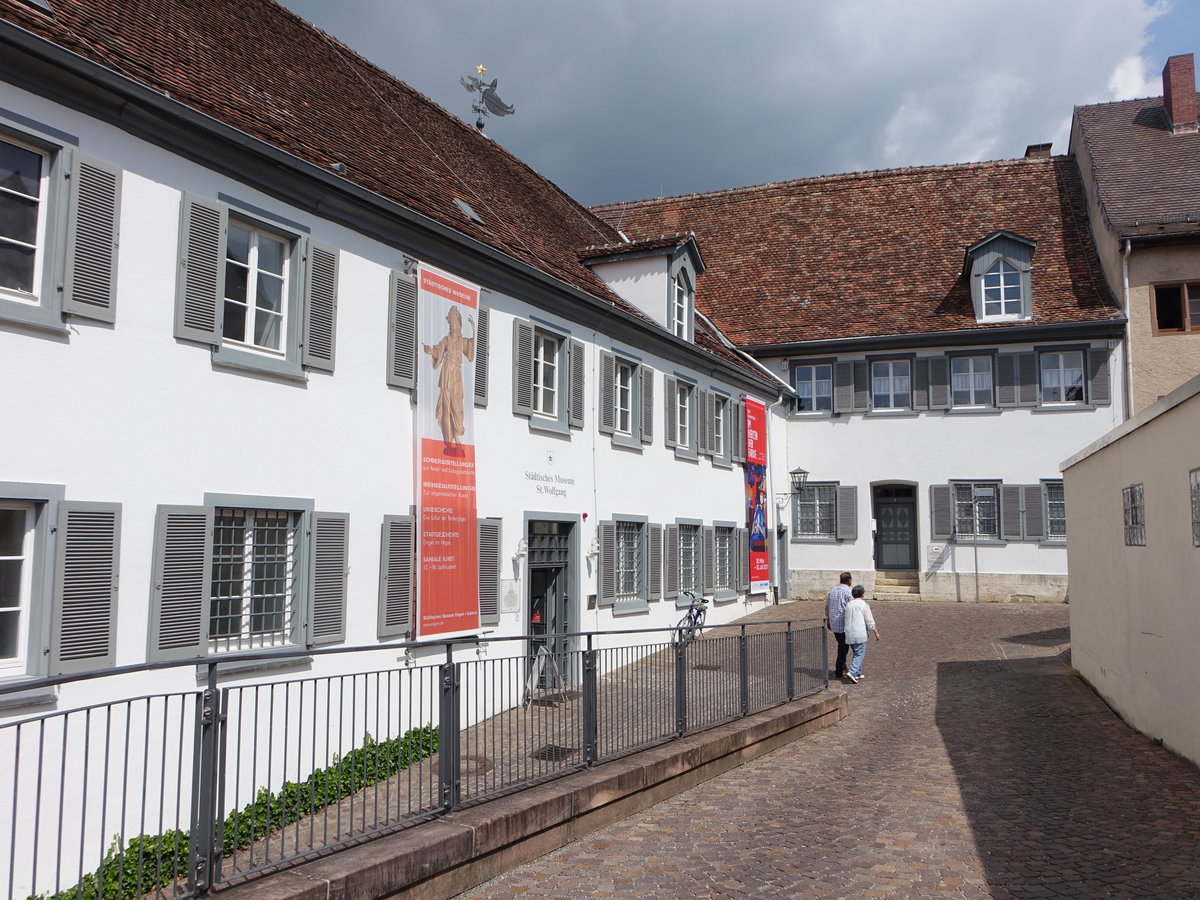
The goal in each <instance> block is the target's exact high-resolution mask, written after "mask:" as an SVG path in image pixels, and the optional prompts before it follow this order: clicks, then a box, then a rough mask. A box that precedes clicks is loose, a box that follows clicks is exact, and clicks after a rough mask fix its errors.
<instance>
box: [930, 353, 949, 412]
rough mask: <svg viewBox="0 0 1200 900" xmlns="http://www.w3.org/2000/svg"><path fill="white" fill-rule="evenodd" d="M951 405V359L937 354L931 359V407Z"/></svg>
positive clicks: (939, 407)
mask: <svg viewBox="0 0 1200 900" xmlns="http://www.w3.org/2000/svg"><path fill="white" fill-rule="evenodd" d="M949 406H950V360H948V359H946V357H944V356H935V357H933V358H932V359H930V360H929V408H930V409H947V408H948V407H949Z"/></svg>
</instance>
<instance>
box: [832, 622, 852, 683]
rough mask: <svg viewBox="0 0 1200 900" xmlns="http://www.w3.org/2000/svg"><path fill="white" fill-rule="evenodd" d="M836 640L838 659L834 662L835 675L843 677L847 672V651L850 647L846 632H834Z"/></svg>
mask: <svg viewBox="0 0 1200 900" xmlns="http://www.w3.org/2000/svg"><path fill="white" fill-rule="evenodd" d="M833 638H834V640H836V641H837V645H838V649H837V661H836V662H834V664H833V677H834V678H841V677H842V676H843V675H845V674H846V652H847V651H848V650H849V649H850V647H849V646H848V645H847V644H846V632H844V631H835V632H834V633H833Z"/></svg>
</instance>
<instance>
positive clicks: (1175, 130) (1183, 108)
mask: <svg viewBox="0 0 1200 900" xmlns="http://www.w3.org/2000/svg"><path fill="white" fill-rule="evenodd" d="M1162 78H1163V105H1164V106H1165V107H1166V109H1167V121H1168V122H1169V123H1170V125H1171V134H1195V133H1196V131H1197V130H1200V128H1198V127H1197V123H1196V64H1195V62H1194V61H1193V59H1192V54H1190V53H1184V54H1181V55H1180V56H1172V57H1171V58H1170V59H1168V60H1167V64H1166V65H1165V66H1163V76H1162Z"/></svg>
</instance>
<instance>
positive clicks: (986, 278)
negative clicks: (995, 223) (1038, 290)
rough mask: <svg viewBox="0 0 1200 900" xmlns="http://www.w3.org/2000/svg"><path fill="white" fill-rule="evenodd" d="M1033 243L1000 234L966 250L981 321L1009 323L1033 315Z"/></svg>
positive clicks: (972, 293) (1007, 234)
mask: <svg viewBox="0 0 1200 900" xmlns="http://www.w3.org/2000/svg"><path fill="white" fill-rule="evenodd" d="M1036 247H1037V245H1036V244H1035V243H1034V242H1033V241H1029V240H1026V239H1025V238H1022V237H1018V236H1017V235H1015V234H1010V233H1009V232H1007V231H997V232H996V233H995V234H993V235H992V236H991V237H989V238H987V239H985V240H983V241H980V242H979V243H978V244H976V245H975V246H973V247H971V248H969V249H968V250H967V260H966V266H965V268H966V272H967V276H968V277H969V278H970V280H971V301H972V303H973V305H974V307H975V318H976V320H978V321H979V322H1008V321H1013V320H1017V319H1028V318H1030V317H1031V316H1032V315H1033V292H1032V277H1031V276H1032V272H1033V251H1034V250H1035V249H1036Z"/></svg>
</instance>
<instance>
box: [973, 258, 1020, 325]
mask: <svg viewBox="0 0 1200 900" xmlns="http://www.w3.org/2000/svg"><path fill="white" fill-rule="evenodd" d="M993 273H996V274H997V276H998V280H999V283H998V284H996V285H989V284H988V279H989V278H990V277H991V276H992V274H993ZM1010 275H1011V278H1010V277H1008V276H1010ZM1014 282H1015V283H1014ZM1014 287H1015V288H1016V291H1017V296H1016V298H1015V302H1016V304H1017V306H1018V310H1017V311H1016V312H1009V311H1008V310H1007V309H1006V308H1005V307H1007V306H1008V304H1010V303H1012V302H1014V300H1013V298H1011V297H1007V296H1005V294H1006V291H1007V290H1009V289H1011V288H1014ZM994 289H999V291H1000V297H999V298H998V299H995V300H989V299H988V291H990V290H994ZM979 298H980V303H981V312H982V313H983V315H982V316H980V321H984V322H1011V321H1015V320H1018V319H1023V318H1025V309H1026V305H1025V279H1024V273H1023V272H1022V271H1021V269H1020V268H1018V267H1017V266H1015V265H1013V263H1012V261H1011V260H1009V259H1008V258H1007V257H1001V258H1000V259H997V260H996V261H995V262H994V263H992V264H991V265H990V266H988V267H987V269H986V270H985V271H984V272H983V273H982V274H981V280H980V286H979ZM989 304H999V305H1000V311H999V312H988V305H989Z"/></svg>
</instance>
